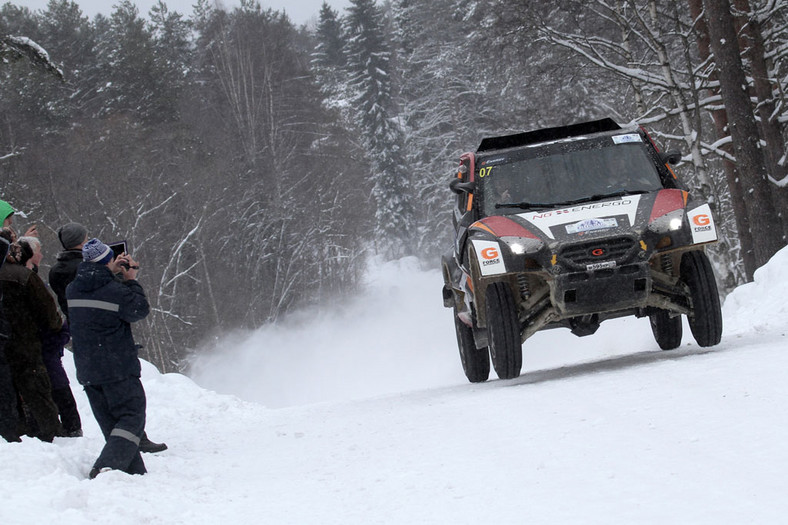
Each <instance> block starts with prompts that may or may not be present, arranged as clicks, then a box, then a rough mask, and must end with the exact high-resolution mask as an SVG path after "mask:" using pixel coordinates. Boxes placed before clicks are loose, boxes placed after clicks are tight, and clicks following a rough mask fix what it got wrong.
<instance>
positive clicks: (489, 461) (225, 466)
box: [0, 250, 788, 524]
mask: <svg viewBox="0 0 788 525" xmlns="http://www.w3.org/2000/svg"><path fill="white" fill-rule="evenodd" d="M787 269H788V251H786V250H783V251H782V252H780V254H778V256H776V257H775V259H774V260H773V261H772V263H770V266H768V267H767V268H765V269H763V271H762V272H761V273H760V274H759V275H758V277H759V278H760V282H757V283H756V284H752V285H748V286H747V287H745V288H744V289H740V290H737V292H735V294H734V296H732V297H729V299H728V301H727V302H726V305H725V309H724V315H725V323H726V332H725V334H724V337H723V341H722V343H721V344H720V345H719V346H717V347H715V348H713V349H701V348H698V347H697V346H695V345H694V343H693V342H692V340H691V337H688V336H685V340H684V344H683V345H682V347H681V348H680V349H678V350H676V351H673V352H660V351H657V350H655V346H654V344H653V342H652V341H651V339H650V337H651V336H650V331H649V327H648V323H647V322H646V321H644V320H635V319H632V320H618V321H615V322H614V323H618V324H615V325H614V326H612V327H610V328H609V329H608V328H607V327H606V325H603V327H602V329H601V330H600V332H599V333H598V334H596V335H595V336H592V337H588V338H582V339H578V338H575V337H574V336H571V335H569V334H568V333H565V332H563V331H552V332H546V333H544V334H538V337H540V338H542V339H541V340H539V341H538V342H539V344H535V343H534V341H535V339H536V338H534V339H532V340H529V341H528V342H527V343H526V346H525V347H524V348H525V357H524V361H525V366H524V373H523V375H522V376H521V377H520V378H518V379H515V380H511V381H490V382H488V383H484V384H480V385H471V384H468V383H467V382H465V379H464V376H463V375H462V371H461V369H460V368H459V359H458V357H457V356H456V348H455V346H454V340H453V330H452V328H451V318H450V315H449V316H448V318H447V317H446V314H447V312H448V311H444V310H442V309H441V308H440V304H439V303H440V300H439V296H438V293H439V287H440V282H438V283H437V285H436V284H435V283H434V280H435V277H436V276H437V277H438V281H439V279H440V277H439V274H437V273H433V272H418V271H414V273H413V275H414V278H413V281H412V282H410V283H404V284H403V283H400V285H399V286H400V288H398V289H394V288H390V283H389V282H381V281H378V284H377V285H375V286H378V285H381V286H385V287H387V289H388V290H389V292H390V293H389V294H388V295H387V300H388V301H389V302H394V303H396V302H397V301H399V300H400V299H401V300H403V301H413V300H417V302H416V303H412V304H421V305H423V308H424V312H422V315H420V319H421V320H422V321H423V327H422V328H421V329H419V330H418V334H415V336H416V337H418V338H420V339H421V340H422V341H423V346H420V347H414V348H410V347H409V343H403V342H402V340H400V339H398V338H399V337H401V336H402V337H405V338H406V339H407V338H408V337H411V336H413V335H414V334H404V335H403V334H401V332H402V330H400V331H399V332H397V331H390V332H381V330H382V327H385V326H391V325H392V324H393V325H395V326H396V325H397V323H398V322H399V320H398V318H397V316H396V314H393V313H392V312H389V311H386V316H385V318H384V319H377V318H376V316H375V315H373V314H372V313H369V309H367V310H366V313H364V314H362V312H361V311H360V310H357V309H356V308H357V307H356V306H354V305H348V306H347V307H346V308H345V309H344V310H342V311H340V312H337V313H336V317H328V318H325V319H322V320H319V321H317V322H314V323H307V325H305V326H304V327H302V328H296V327H294V326H293V327H290V329H289V330H284V329H281V331H278V330H280V329H277V331H272V330H271V329H269V330H268V331H261V332H258V333H255V334H250V335H249V336H248V337H247V339H244V338H243V337H240V336H239V337H237V338H235V339H228V341H232V344H228V345H227V346H226V347H225V351H224V352H220V351H217V353H216V354H215V355H212V356H211V357H209V358H206V361H205V363H203V365H201V366H204V368H202V371H201V372H200V373H199V374H196V376H197V377H198V380H199V381H201V382H202V384H205V383H206V382H208V383H210V382H211V381H213V382H214V385H212V386H210V388H212V389H216V390H227V391H229V390H232V389H233V388H236V389H238V392H236V394H237V395H243V397H244V398H245V399H248V400H254V402H252V401H242V400H241V399H239V397H236V396H233V395H227V394H217V393H215V392H213V391H210V390H207V389H205V388H202V387H199V386H197V384H195V383H194V382H193V381H192V380H190V379H188V378H186V377H185V376H181V375H177V374H168V375H160V374H158V372H156V370H155V369H153V367H151V366H146V367H145V368H144V372H143V380H144V383H145V387H146V389H147V392H148V397H149V408H148V415H149V424H148V431H149V433H150V436H151V438H152V439H154V440H160V439H161V440H165V441H166V442H167V443H168V445H170V450H168V451H166V452H164V453H162V454H158V455H155V456H149V455H146V456H145V459H146V464H147V466H148V470H149V473H148V474H147V475H146V476H141V477H140V476H127V475H124V474H121V473H114V472H110V473H106V474H102V475H101V476H100V477H99V478H97V479H96V480H92V481H89V480H86V479H85V476H86V474H87V471H88V469H89V468H90V465H91V463H92V461H93V459H94V458H95V456H96V455H97V453H98V451H99V450H100V448H101V443H102V440H101V438H100V435H99V432H98V428H97V427H96V425H95V422H94V421H93V419H92V417H91V415H90V412H89V408H88V406H87V403H86V399H85V398H84V394H83V393H82V392H81V391H80V390H79V389H75V394H77V396H78V402H79V403H80V411H81V413H82V414H83V415H84V420H85V422H86V428H85V431H86V437H85V438H82V439H70V440H69V439H57V440H56V442H55V443H54V444H45V443H40V442H38V441H35V440H31V439H25V441H24V442H23V443H21V444H6V443H0V465H2V467H0V482H2V484H3V486H4V502H5V504H4V505H2V507H0V523H3V524H28V523H33V522H36V523H68V524H81V523H108V522H109V523H113V524H126V523H128V524H132V523H134V524H137V523H162V524H164V523H166V524H171V523H184V524H186V523H189V524H203V523H204V524H209V523H210V524H214V523H217V522H221V523H238V522H242V523H274V524H279V523H292V524H334V523H336V524H340V523H341V524H355V523H358V524H369V523H395V524H399V523H402V524H414V523H429V524H443V523H461V524H462V523H468V524H470V523H490V522H497V523H524V522H535V523H606V524H607V523H639V524H642V523H655V524H656V523H660V524H662V523H693V524H705V523H709V524H712V523H713V524H718V523H742V522H747V523H778V522H782V521H784V516H785V515H786V513H788V501H786V499H785V498H784V493H785V489H784V485H785V482H786V478H787V477H788V476H786V474H785V468H784V465H786V464H788V447H786V446H785V443H786V442H788V382H786V381H785V376H786V370H788V353H786V349H788V344H787V343H788V340H786V333H788V315H786V314H788V312H786V308H788V307H786V306H785V305H784V304H783V303H784V302H783V299H782V298H784V297H785V296H786V292H788V285H786V283H785V282H784V279H781V278H780V276H781V275H785V274H786V273H785V270H787ZM425 282H430V283H432V284H430V286H429V287H428V286H425ZM436 286H437V287H436ZM373 287H374V286H373ZM427 288H429V289H427ZM419 294H421V295H423V298H420V297H418V296H419ZM433 296H434V297H433ZM428 298H429V301H428ZM370 300H372V299H370ZM430 301H434V302H437V303H438V308H436V309H433V308H432V306H433V304H432V303H431V302H430ZM362 302H363V301H362ZM367 304H368V305H369V302H368V301H367ZM394 306H396V304H395V305H394ZM767 307H768V308H771V310H770V314H771V315H770V316H768V317H765V316H764V315H762V314H763V312H762V311H761V308H767ZM775 308H776V310H775ZM395 309H396V308H395ZM378 311H381V310H378ZM347 315H350V317H351V318H352V319H355V320H356V321H358V319H359V316H362V315H366V317H362V319H363V321H364V322H362V323H359V322H356V323H348V322H347V320H348V319H347V318H346V317H345V316H347ZM343 320H344V322H343ZM321 323H322V324H321ZM349 326H354V327H355V328H353V329H349V328H348V327H349ZM298 330H302V332H301V333H300V335H299V333H298ZM354 330H355V331H354ZM348 332H350V333H348ZM342 334H348V335H346V336H343V335H342ZM329 336H331V337H334V340H333V342H331V341H327V340H325V339H326V338H327V337H329ZM298 341H309V343H308V344H296V342H298ZM370 341H371V342H370ZM267 345H273V346H274V347H276V348H277V349H278V350H273V349H271V348H270V347H269V346H267ZM332 345H334V346H332ZM370 345H371V346H370ZM327 349H328V350H327ZM403 349H404V350H403ZM329 350H334V352H333V354H329V355H326V352H328V351H329ZM370 354H371V356H372V357H369V358H368V359H362V360H361V363H359V362H358V360H355V359H354V356H358V355H370ZM307 358H309V359H312V360H311V361H310V360H307V361H304V359H307ZM272 360H274V361H275V364H276V366H272V365H271V361H272ZM206 363H207V365H206ZM299 363H300V364H301V365H302V366H300V367H299V366H297V365H299ZM363 364H368V365H369V367H368V368H364V367H363V366H362V365H363ZM268 367H273V370H269V369H268ZM277 367H280V368H278V369H277ZM199 368H200V367H198V369H199ZM250 369H251V370H250ZM233 370H235V372H233ZM277 370H278V372H277ZM387 370H388V371H389V374H386V371H387ZM209 371H212V372H213V374H214V375H213V376H212V375H211V374H210V373H209ZM318 372H322V373H323V375H325V376H329V377H328V378H325V377H324V378H320V376H319V374H318ZM200 376H201V377H200ZM255 377H257V380H255ZM272 382H273V383H274V384H271V383H272ZM255 384H257V386H258V387H259V388H258V389H257V390H255V388H254V386H255ZM310 385H311V387H310ZM219 387H221V388H219ZM300 389H306V390H307V391H306V392H303V391H301V390H300ZM321 397H322V399H321ZM261 399H267V401H261Z"/></svg>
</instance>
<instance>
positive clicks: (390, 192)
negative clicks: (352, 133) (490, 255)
mask: <svg viewBox="0 0 788 525" xmlns="http://www.w3.org/2000/svg"><path fill="white" fill-rule="evenodd" d="M345 33H346V34H347V48H346V52H345V55H346V56H347V60H348V68H347V69H348V75H349V79H348V82H349V87H350V89H351V92H352V96H353V100H352V104H353V107H354V108H355V113H356V115H355V121H356V126H357V127H358V129H359V130H360V133H361V136H362V139H363V141H364V144H365V147H366V148H367V152H368V153H367V154H368V156H369V158H370V160H371V164H372V173H371V174H370V176H371V177H372V179H373V187H372V199H373V202H374V204H375V208H376V212H375V224H376V226H375V234H374V237H375V241H376V243H378V244H377V250H378V251H379V252H380V253H383V254H386V255H388V256H391V257H397V256H402V255H405V254H410V253H413V251H414V248H415V247H414V244H413V242H414V237H413V235H412V232H413V227H414V226H415V221H414V210H413V207H414V202H413V196H414V193H413V191H412V190H413V182H412V179H411V175H412V171H411V170H410V169H409V168H408V166H406V165H405V155H404V151H403V146H404V140H403V133H402V124H401V122H400V119H399V116H398V114H397V108H396V106H395V103H394V99H393V96H392V79H391V50H390V45H389V42H388V35H387V33H386V24H385V21H384V18H383V12H382V11H381V9H380V8H379V7H378V6H377V5H376V4H375V2H374V0H351V3H350V6H349V7H348V8H347V16H346V17H345Z"/></svg>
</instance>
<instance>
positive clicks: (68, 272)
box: [49, 222, 88, 320]
mask: <svg viewBox="0 0 788 525" xmlns="http://www.w3.org/2000/svg"><path fill="white" fill-rule="evenodd" d="M57 237H58V239H60V244H62V245H63V250H64V251H62V252H60V253H59V254H57V262H56V263H55V265H54V266H52V268H51V269H50V270H49V286H50V287H51V288H52V291H53V292H55V295H56V296H57V302H58V304H59V305H60V311H61V312H63V315H65V316H66V320H68V302H67V301H66V286H68V285H69V283H71V281H73V280H74V278H75V277H76V276H77V268H78V267H79V264H80V263H81V262H82V246H84V244H85V242H87V240H88V230H87V229H86V228H85V227H84V226H82V225H81V224H78V223H76V222H69V223H68V224H65V225H63V226H61V228H60V229H59V230H58V231H57Z"/></svg>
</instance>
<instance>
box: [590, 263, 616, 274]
mask: <svg viewBox="0 0 788 525" xmlns="http://www.w3.org/2000/svg"><path fill="white" fill-rule="evenodd" d="M615 267H616V261H605V262H598V263H593V264H586V270H588V271H589V272H593V271H594V270H607V269H609V268H615Z"/></svg>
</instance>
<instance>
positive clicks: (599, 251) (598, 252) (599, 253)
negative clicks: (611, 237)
mask: <svg viewBox="0 0 788 525" xmlns="http://www.w3.org/2000/svg"><path fill="white" fill-rule="evenodd" d="M606 253H607V252H606V251H605V249H604V248H594V249H593V250H591V255H593V256H594V257H604V255H605V254H606Z"/></svg>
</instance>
